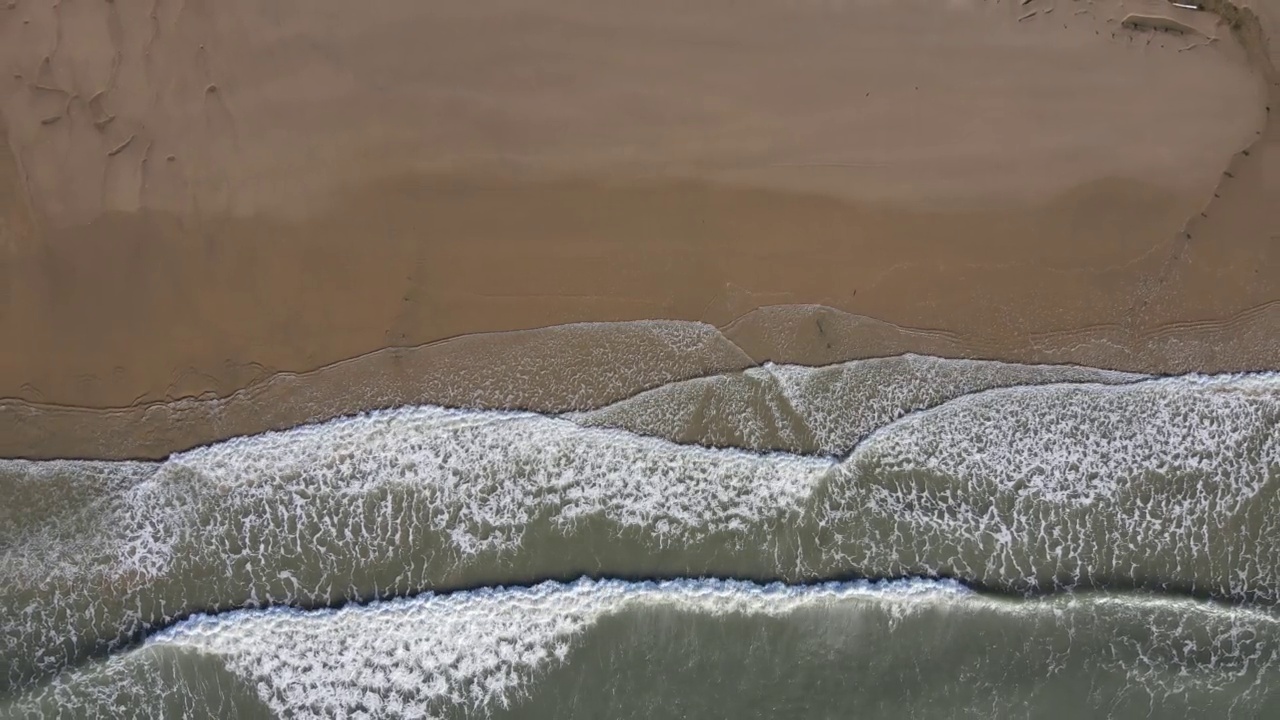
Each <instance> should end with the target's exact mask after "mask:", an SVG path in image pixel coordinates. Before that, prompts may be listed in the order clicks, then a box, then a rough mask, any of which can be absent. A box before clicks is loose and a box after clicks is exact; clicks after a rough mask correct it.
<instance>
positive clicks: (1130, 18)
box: [1120, 13, 1204, 37]
mask: <svg viewBox="0 0 1280 720" xmlns="http://www.w3.org/2000/svg"><path fill="white" fill-rule="evenodd" d="M1120 27H1124V28H1129V29H1131V30H1156V31H1162V32H1172V33H1177V34H1179V35H1199V36H1201V37H1203V36H1204V33H1202V32H1200V31H1199V30H1197V29H1195V28H1193V27H1191V26H1190V25H1188V24H1186V23H1184V22H1182V21H1180V20H1175V19H1173V18H1171V17H1168V16H1166V15H1147V14H1143V13H1129V14H1128V15H1126V16H1125V17H1124V19H1123V20H1121V21H1120Z"/></svg>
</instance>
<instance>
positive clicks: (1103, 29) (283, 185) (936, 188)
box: [0, 0, 1280, 457]
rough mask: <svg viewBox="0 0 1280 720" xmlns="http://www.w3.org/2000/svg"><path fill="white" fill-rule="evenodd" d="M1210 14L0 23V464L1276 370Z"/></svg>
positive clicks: (477, 8) (1243, 165) (1273, 315)
mask: <svg viewBox="0 0 1280 720" xmlns="http://www.w3.org/2000/svg"><path fill="white" fill-rule="evenodd" d="M1246 4H1247V5H1248V6H1249V8H1251V9H1246V10H1240V9H1238V8H1237V6H1233V5H1226V4H1222V3H1217V2H1215V3H1211V4H1210V5H1211V7H1210V9H1211V10H1213V11H1214V12H1195V11H1188V10H1180V9H1177V8H1174V7H1172V6H1170V5H1169V4H1168V3H1166V2H1162V1H1160V0H1144V1H1141V2H1139V1H1135V0H1125V1H1123V2H1121V1H1118V0H1094V1H1092V2H1090V1H1089V0H1031V2H1028V3H1018V2H1010V1H1009V0H1003V1H1001V2H996V1H995V0H989V1H986V2H983V1H981V0H950V1H948V2H942V3H939V2H935V1H932V0H904V1H902V2H893V3H889V2H878V1H874V0H848V1H841V0H830V1H820V0H738V1H737V2H731V1H729V0H706V1H705V2H699V3H695V4H689V3H682V2H675V0H656V1H655V2H649V3H639V4H638V3H634V2H631V3H626V2H620V1H616V0H541V1H540V2H538V3H533V4H530V3H527V2H516V1H515V0H466V1H463V0H442V1H441V2H432V3H422V2H414V1H412V0H378V1H376V2H371V3H338V2H333V1H332V0H310V1H309V2H306V3H303V2H271V3H268V2H264V0H225V1H224V2H217V3H214V2H207V1H206V0H185V1H177V2H175V1H174V0H154V1H153V0H115V2H85V1H84V0H65V1H63V2H53V1H52V0H16V2H11V3H9V4H8V7H7V8H6V7H3V6H0V130H3V132H4V135H5V139H6V142H5V143H4V144H3V145H0V342H2V343H3V350H0V398H5V399H4V400H0V455H4V456H14V455H22V456H31V457H45V456H56V455H72V456H111V457H120V456H134V455H146V456H156V455H161V454H164V453H165V452H168V451H170V450H172V449H177V448H182V447H189V446H190V445H192V444H196V443H200V442H208V441H210V440H213V439H217V438H219V437H226V436H227V435H230V434H238V433H241V432H253V431H257V430H261V429H267V428H272V427H287V426H288V425H291V424H295V423H297V422H301V421H305V420H309V419H319V418H321V417H327V416H332V415H333V414H340V413H345V412H353V411H357V410H360V409H364V408H368V407H381V406H386V405H390V404H398V403H401V402H424V401H430V402H445V403H451V404H475V405H482V406H486V407H530V408H535V409H545V410H558V409H569V408H581V407H587V406H590V405H592V404H600V403H603V402H609V401H611V400H615V399H617V398H618V397H623V396H625V395H626V394H628V393H632V392H636V391H638V390H641V389H644V388H646V387H652V386H654V385H656V384H661V383H663V382H669V381H672V380H677V379H683V378H686V377H692V376H694V375H697V374H703V373H707V372H716V371H723V370H729V369H737V368H740V367H745V366H746V365H749V364H752V363H754V362H760V361H764V360H779V361H788V362H804V363H823V362H830V361H835V360H841V359H848V358H852V357H871V356H877V355H886V354H896V353H901V352H925V353H933V354H939V355H948V356H964V357H983V358H992V359H1006V360H1016V361H1024V362H1071V363H1078V364H1088V365H1097V366H1103V367H1112V368H1117V369H1128V370H1140V371H1152V372H1170V373H1172V372H1187V371H1193V370H1200V371H1220V370H1245V369H1263V368H1277V367H1280V334H1278V333H1280V257H1277V252H1280V202H1277V198H1280V130H1278V129H1277V127H1276V123H1277V122H1278V121H1277V120H1276V116H1277V114H1278V113H1280V85H1277V76H1276V73H1275V70H1274V68H1275V64H1276V62H1277V61H1278V59H1277V58H1276V49H1275V46H1274V45H1275V44H1274V43H1269V42H1268V40H1267V38H1268V37H1275V33H1274V32H1273V29H1274V28H1276V27H1277V24H1276V20H1277V18H1280V3H1277V2H1274V1H1273V0H1258V2H1251V3H1246ZM1271 110H1275V111H1276V112H1271ZM645 319H664V320H672V321H679V322H677V323H668V324H665V325H662V326H661V329H660V330H654V329H653V327H652V326H646V325H643V324H641V325H636V324H633V323H627V322H625V321H633V320H645ZM599 321H617V322H622V324H621V325H616V326H613V325H598V324H597V325H585V326H582V325H579V326H574V327H573V328H569V329H560V330H552V331H535V332H532V333H531V332H523V331H527V330H530V329H533V328H542V327H546V326H552V325H557V324H561V323H582V322H599ZM717 328H719V329H717ZM512 331H515V332H512ZM476 333H486V334H485V335H478V336H475V337H472V338H469V339H465V340H461V339H460V340H455V341H452V342H449V343H444V344H440V343H438V342H437V341H440V340H443V339H447V338H459V337H460V336H466V335H474V334H476ZM673 337H674V338H678V339H676V340H673V339H672V338H673ZM384 348H390V349H389V350H383V349H384ZM619 358H624V359H626V361H627V363H630V364H633V365H634V366H635V367H634V368H631V367H625V368H623V369H622V371H620V370H619ZM219 398H221V400H219ZM193 408H196V409H193Z"/></svg>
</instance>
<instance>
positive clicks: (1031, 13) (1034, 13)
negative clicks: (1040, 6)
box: [1018, 10, 1040, 22]
mask: <svg viewBox="0 0 1280 720" xmlns="http://www.w3.org/2000/svg"><path fill="white" fill-rule="evenodd" d="M1039 12H1040V11H1039V10H1032V11H1031V12H1029V13H1027V14H1025V15H1023V16H1022V17H1019V18H1018V22H1022V21H1023V20H1030V19H1031V18H1033V17H1035V16H1036V13H1039Z"/></svg>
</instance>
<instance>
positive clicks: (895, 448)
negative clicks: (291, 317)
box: [0, 356, 1280, 718]
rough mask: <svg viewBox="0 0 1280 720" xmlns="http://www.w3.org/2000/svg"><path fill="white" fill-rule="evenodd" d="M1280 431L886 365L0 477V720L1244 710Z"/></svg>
mask: <svg viewBox="0 0 1280 720" xmlns="http://www.w3.org/2000/svg"><path fill="white" fill-rule="evenodd" d="M1277 421H1280V376H1275V375H1239V376H1221V377H1203V376H1189V377H1179V378H1150V377H1142V376H1135V375H1126V374H1120V373H1109V372H1104V371H1095V370H1089V369H1084V368H1061V367H1057V368H1054V367H1029V366H1013V365H1002V364H999V363H975V362H968V361H947V360H938V359H934V358H922V357H912V356H908V357H904V358H893V359H886V360H880V361H859V362H855V363H847V364H843V365H839V366H831V367H827V368H797V367H781V366H767V367H764V368H760V369H756V370H751V371H747V372H745V373H735V374H731V375H725V376H722V377H715V378H706V379H701V380H695V381H688V382H685V383H676V384H673V385H671V386H668V387H666V388H660V389H658V390H654V391H650V392H648V393H645V394H642V395H641V396H637V397H636V398H633V399H631V400H627V401H623V402H621V403H617V404H615V405H612V406H608V407H606V408H601V409H600V410H597V411H589V412H584V413H575V414H571V415H566V416H560V417H553V416H544V415H538V414H533V413H520V412H494V411H471V410H452V409H444V408H436V407H408V408H401V409H397V410H391V411H383V412H377V413H370V414H366V415H362V416H357V417H351V418H344V419H340V420H335V421H331V422H327V423H323V424H319V425H314V426H307V427H301V428H296V429H293V430H289V431H285V432H278V433H270V434H265V435H260V436H255V437H249V438H239V439H235V440H231V441H227V442H223V443H219V444H216V445H212V446H209V447H205V448H200V449H196V450H193V451H190V452H186V453H181V454H178V455H174V456H172V457H170V458H169V459H168V460H166V461H164V462H158V463H143V462H86V461H42V462H31V461H14V460H5V461H0V495H2V496H3V497H5V498H9V499H10V500H11V501H10V502H8V503H7V504H6V505H5V506H4V507H0V656H2V657H3V660H4V664H3V666H2V667H3V668H4V672H3V674H0V717H8V716H15V717H28V716H33V717H36V716H59V715H61V716H66V717H98V716H103V715H113V714H116V715H119V714H123V715H125V716H134V715H135V714H136V715H138V716H158V717H188V716H198V715H204V716H209V717H235V716H255V715H260V716H290V717H312V716H326V717H350V716H358V715H360V714H361V713H364V714H367V715H368V716H370V717H492V716H502V715H504V714H506V715H510V716H512V717H565V716H571V717H573V716H582V717H653V716H684V717H721V716H724V717H728V716H730V715H732V716H735V717H742V716H747V717H778V716H789V717H824V718H825V717H957V716H960V717H965V716H972V717H1045V716H1055V717H1081V716H1088V717H1164V716H1176V717H1265V716H1266V714H1265V713H1266V712H1267V711H1269V710H1270V711H1274V710H1276V709H1280V707H1278V706H1277V705H1276V703H1277V702H1280V701H1278V700H1277V694H1278V693H1280V685H1277V682H1276V679H1275V677H1274V673H1275V669H1274V668H1273V664H1274V659H1273V653H1274V652H1275V649H1276V648H1277V647H1280V646H1278V645H1277V641H1278V640H1280V638H1277V636H1276V629H1275V626H1274V623H1275V622H1276V621H1277V617H1280V616H1277V615H1276V613H1277V607H1276V606H1277V603H1278V601H1280V492H1278V488H1277V484H1278V483H1280V426H1278V425H1277ZM584 576H585V577H588V578H595V580H591V579H585V580H578V578H581V577H584ZM862 579H873V580H884V582H874V583H868V582H865V581H863V580H862ZM652 581H659V582H652ZM566 583H567V584H566ZM778 583H781V584H778ZM512 586H519V587H512ZM503 587H506V588H509V589H501V588H503ZM335 607H337V608H341V609H337V610H331V609H329V608H335ZM850 691H852V692H850ZM120 708H129V709H130V710H129V711H127V712H125V711H121V710H120ZM135 710H136V713H135V712H134V711H135ZM731 711H732V712H731ZM1259 713H1263V714H1261V715H1260V714H1259Z"/></svg>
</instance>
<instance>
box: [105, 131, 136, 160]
mask: <svg viewBox="0 0 1280 720" xmlns="http://www.w3.org/2000/svg"><path fill="white" fill-rule="evenodd" d="M135 137H137V134H136V133H135V134H133V135H130V136H129V137H127V138H125V140H124V142H122V143H120V144H119V145H116V146H115V147H113V148H111V149H110V150H108V151H107V157H115V156H116V155H119V154H120V153H122V152H124V149H125V148H127V147H129V143H132V142H133V139H134V138H135Z"/></svg>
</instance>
